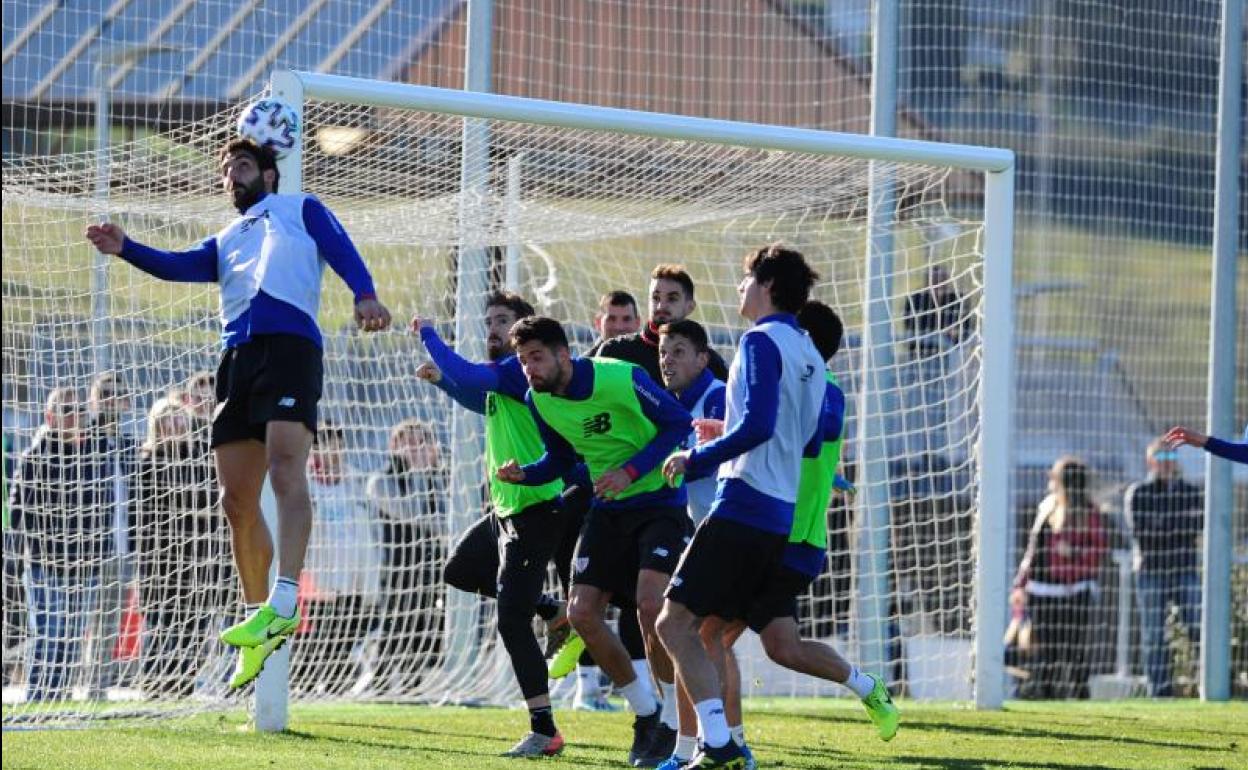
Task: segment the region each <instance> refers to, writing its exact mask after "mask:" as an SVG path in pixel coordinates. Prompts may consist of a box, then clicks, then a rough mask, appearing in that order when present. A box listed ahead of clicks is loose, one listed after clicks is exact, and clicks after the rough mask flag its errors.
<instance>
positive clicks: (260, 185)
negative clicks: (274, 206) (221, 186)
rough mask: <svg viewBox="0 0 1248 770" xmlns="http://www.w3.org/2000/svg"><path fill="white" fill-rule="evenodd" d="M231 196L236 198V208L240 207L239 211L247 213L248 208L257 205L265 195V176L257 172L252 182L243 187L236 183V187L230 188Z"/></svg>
mask: <svg viewBox="0 0 1248 770" xmlns="http://www.w3.org/2000/svg"><path fill="white" fill-rule="evenodd" d="M230 197H231V198H232V199H233V200H234V208H236V209H238V213H240V214H246V213H247V209H249V208H251V207H252V206H254V205H256V203H258V202H259V201H260V199H261V198H263V197H264V177H263V176H261V175H259V174H257V175H256V178H255V180H254V181H252V182H251V183H250V184H246V185H243V186H242V187H239V186H238V185H235V186H234V189H232V190H230Z"/></svg>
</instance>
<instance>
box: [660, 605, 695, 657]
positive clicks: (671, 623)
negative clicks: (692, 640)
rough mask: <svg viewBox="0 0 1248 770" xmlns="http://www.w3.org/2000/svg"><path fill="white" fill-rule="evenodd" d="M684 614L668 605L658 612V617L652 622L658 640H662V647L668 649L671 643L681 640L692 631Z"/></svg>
mask: <svg viewBox="0 0 1248 770" xmlns="http://www.w3.org/2000/svg"><path fill="white" fill-rule="evenodd" d="M684 614H685V613H683V612H682V611H680V610H678V609H677V608H675V607H673V606H672V605H671V604H670V603H669V604H665V605H664V606H663V609H662V610H661V611H660V612H659V617H658V619H657V620H655V622H654V629H655V631H657V632H658V634H659V638H660V639H662V640H663V644H664V646H667V647H669V648H670V646H671V645H672V644H673V643H675V642H678V641H681V640H683V639H684V638H685V636H686V635H687V634H688V633H689V631H691V630H692V628H691V627H690V626H689V622H688V619H687V618H686V617H684Z"/></svg>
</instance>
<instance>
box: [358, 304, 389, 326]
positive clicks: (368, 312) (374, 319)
mask: <svg viewBox="0 0 1248 770" xmlns="http://www.w3.org/2000/svg"><path fill="white" fill-rule="evenodd" d="M355 325H356V326H358V327H359V328H361V329H363V330H364V331H366V332H379V331H382V330H383V329H386V328H388V327H389V326H390V311H389V310H386V306H385V305H383V304H381V300H379V299H377V298H376V297H368V298H365V299H362V300H360V301H359V302H357V303H355Z"/></svg>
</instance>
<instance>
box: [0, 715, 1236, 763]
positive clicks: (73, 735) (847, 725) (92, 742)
mask: <svg viewBox="0 0 1248 770" xmlns="http://www.w3.org/2000/svg"><path fill="white" fill-rule="evenodd" d="M901 708H902V719H903V721H902V729H901V732H900V733H899V734H898V736H897V738H896V739H895V740H893V741H892V742H891V743H888V744H885V743H882V742H880V741H879V740H878V739H877V738H876V737H875V734H874V732H873V730H872V728H871V727H870V724H869V723H868V722H867V720H866V716H865V715H864V713H863V712H862V710H861V709H860V708H859V707H858V706H857V704H854V703H851V702H848V701H842V700H836V701H829V700H813V699H793V700H789V699H767V700H754V701H751V702H749V703H748V704H747V713H746V728H747V731H748V736H749V740H750V743H751V745H752V747H753V748H754V751H755V754H756V755H757V757H758V759H759V762H760V767H764V768H767V767H784V768H853V769H855V770H867V769H868V768H881V767H887V768H889V770H912V769H913V770H919V769H920V768H922V769H923V770H988V769H989V768H1007V767H1009V768H1034V769H1036V770H1039V769H1040V768H1059V769H1062V768H1064V769H1067V770H1073V769H1074V768H1140V769H1141V770H1181V769H1185V768H1190V769H1191V770H1204V769H1205V768H1227V769H1228V770H1229V769H1233V768H1248V703H1244V702H1232V703H1228V704H1206V703H1199V702H1188V701H1176V702H1128V703H1051V704H1040V703H1011V704H1010V705H1009V706H1008V707H1007V708H1006V709H1005V710H1003V711H999V712H979V711H974V710H971V709H969V708H965V707H958V706H951V705H948V704H917V703H906V702H902V703H901ZM557 717H558V719H559V722H560V726H561V729H562V730H563V732H564V735H565V737H566V738H567V739H568V748H567V750H566V751H565V752H564V754H563V755H562V756H561V757H559V758H557V759H553V760H546V763H547V764H548V766H549V767H551V768H556V767H604V768H606V767H624V766H626V765H625V764H624V761H623V760H624V757H625V753H626V752H627V747H628V740H629V737H630V735H631V730H630V720H629V719H628V717H627V716H625V715H623V714H594V713H579V712H560V713H559V714H558V715H557ZM243 718H244V717H243V715H242V714H241V713H230V714H224V715H222V714H213V715H204V716H200V717H195V718H193V719H188V720H181V721H179V722H174V723H169V724H157V725H152V726H147V727H120V726H112V727H109V728H104V729H100V730H91V731H42V732H40V731H31V732H9V733H5V735H4V752H3V767H4V768H14V770H16V769H17V768H64V769H65V770H71V769H74V768H108V769H109V770H122V769H123V768H161V769H162V770H164V769H168V770H177V769H178V768H222V769H225V768H296V769H297V770H314V769H316V768H335V769H337V768H355V767H360V768H364V767H367V768H390V767H419V768H513V769H514V768H516V767H517V766H518V765H517V761H516V760H504V759H500V758H498V757H497V756H496V755H497V754H498V753H500V752H502V751H504V750H506V749H507V748H508V747H509V746H510V744H511V743H512V742H513V741H514V739H515V738H517V737H518V736H519V735H520V734H521V733H522V732H523V731H524V730H525V729H526V724H525V723H526V719H525V717H524V714H523V712H522V711H520V710H499V709H462V708H428V707H411V706H382V705H336V706H299V707H296V708H294V709H293V710H292V714H291V728H292V729H291V730H290V731H289V732H287V733H285V734H282V735H258V734H255V733H251V732H248V731H247V730H246V729H245V728H244V727H243ZM521 764H523V763H521ZM524 766H528V765H524Z"/></svg>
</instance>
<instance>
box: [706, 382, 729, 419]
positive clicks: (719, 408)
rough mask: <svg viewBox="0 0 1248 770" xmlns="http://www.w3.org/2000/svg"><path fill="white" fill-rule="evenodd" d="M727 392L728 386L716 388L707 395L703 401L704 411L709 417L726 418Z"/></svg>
mask: <svg viewBox="0 0 1248 770" xmlns="http://www.w3.org/2000/svg"><path fill="white" fill-rule="evenodd" d="M727 393H728V389H727V388H716V389H715V390H713V391H711V392H710V393H708V394H707V395H706V400H705V401H703V402H702V413H703V414H705V415H706V417H707V419H710V420H722V419H724V397H725V395H726V394H727Z"/></svg>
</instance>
